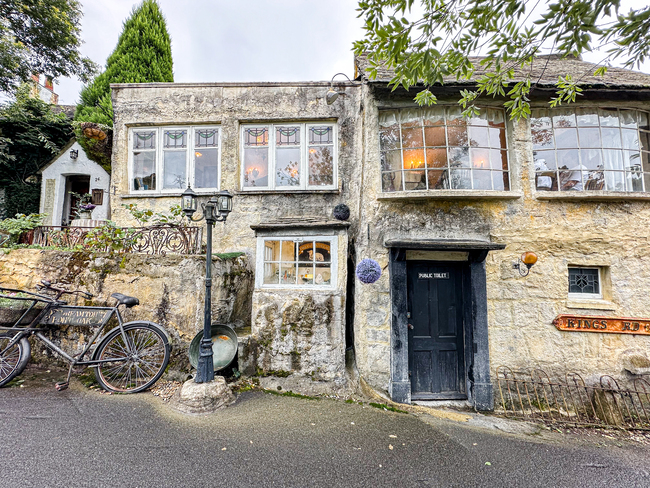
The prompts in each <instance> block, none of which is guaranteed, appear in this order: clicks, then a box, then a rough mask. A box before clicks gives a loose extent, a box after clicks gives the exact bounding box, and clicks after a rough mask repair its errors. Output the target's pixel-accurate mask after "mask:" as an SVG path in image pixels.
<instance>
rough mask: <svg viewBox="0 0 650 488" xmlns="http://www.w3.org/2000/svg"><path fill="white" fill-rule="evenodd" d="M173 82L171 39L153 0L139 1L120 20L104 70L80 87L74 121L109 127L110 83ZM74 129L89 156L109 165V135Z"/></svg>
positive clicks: (110, 116) (111, 110) (110, 120)
mask: <svg viewBox="0 0 650 488" xmlns="http://www.w3.org/2000/svg"><path fill="white" fill-rule="evenodd" d="M173 81H174V74H173V62H172V49H171V39H170V37H169V33H168V32H167V24H166V22H165V18H164V16H163V14H162V12H161V11H160V7H159V5H158V3H157V1H156V0H143V2H142V3H141V4H140V5H139V6H137V7H134V9H133V11H132V12H131V16H130V17H129V18H128V19H127V20H126V21H125V22H124V27H123V30H122V34H121V35H120V38H119V40H118V41H117V46H116V47H115V50H114V51H113V53H112V54H111V55H110V56H109V57H108V60H107V61H106V70H105V71H104V72H103V73H101V74H100V75H98V76H97V77H96V78H95V79H94V80H93V81H92V83H90V84H89V85H87V86H85V87H84V88H83V89H82V90H81V95H80V96H81V102H80V103H79V105H77V109H76V112H75V117H74V118H75V121H77V122H85V123H95V124H101V126H105V127H102V128H103V129H104V130H105V131H110V129H112V127H113V104H112V102H111V88H110V84H111V83H149V82H173ZM84 125H85V126H87V125H88V124H84ZM76 132H77V136H78V140H79V143H80V144H81V145H82V146H83V148H84V149H85V150H86V153H87V154H88V156H89V157H91V159H94V160H95V161H97V162H98V163H100V164H102V166H104V167H106V166H108V165H110V139H111V138H110V137H109V138H107V139H103V140H101V141H98V140H96V139H88V138H84V137H83V129H82V128H81V127H77V129H76ZM108 135H109V136H110V134H108Z"/></svg>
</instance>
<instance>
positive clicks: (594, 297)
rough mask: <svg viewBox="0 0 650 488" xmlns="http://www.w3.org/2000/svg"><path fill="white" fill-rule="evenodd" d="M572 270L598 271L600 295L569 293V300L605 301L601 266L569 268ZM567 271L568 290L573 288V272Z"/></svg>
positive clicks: (572, 266)
mask: <svg viewBox="0 0 650 488" xmlns="http://www.w3.org/2000/svg"><path fill="white" fill-rule="evenodd" d="M571 269H580V270H586V269H589V270H592V269H595V270H597V271H598V293H577V292H571V291H569V292H568V294H567V298H569V299H570V300H603V297H604V295H603V269H602V267H601V266H578V265H575V266H574V265H571V266H569V267H568V270H571ZM568 270H567V288H568V289H570V287H571V272H570V271H568Z"/></svg>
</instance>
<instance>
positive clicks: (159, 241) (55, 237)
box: [31, 225, 202, 256]
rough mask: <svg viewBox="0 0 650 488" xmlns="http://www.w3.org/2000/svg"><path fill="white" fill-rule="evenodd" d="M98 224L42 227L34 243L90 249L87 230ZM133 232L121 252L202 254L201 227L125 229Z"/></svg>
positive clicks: (164, 226) (161, 226)
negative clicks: (91, 225) (87, 241)
mask: <svg viewBox="0 0 650 488" xmlns="http://www.w3.org/2000/svg"><path fill="white" fill-rule="evenodd" d="M93 229H95V227H57V226H40V227H37V228H36V229H34V236H33V239H32V242H31V244H35V245H39V246H54V247H67V248H75V247H78V246H81V247H83V248H88V244H87V243H86V242H85V239H86V236H87V234H88V232H90V231H91V230H93ZM124 229H125V230H132V231H134V232H133V233H131V234H130V235H129V237H128V243H126V242H125V245H124V247H123V248H122V249H121V250H119V252H138V253H144V254H158V255H161V256H164V255H166V254H167V253H170V254H200V253H201V238H202V229H201V228H200V227H183V226H175V225H154V226H149V227H135V228H124Z"/></svg>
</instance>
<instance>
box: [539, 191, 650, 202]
mask: <svg viewBox="0 0 650 488" xmlns="http://www.w3.org/2000/svg"><path fill="white" fill-rule="evenodd" d="M535 198H536V199H537V200H568V201H572V200H573V201H589V200H591V201H608V200H618V201H625V200H647V201H650V192H623V191H599V190H587V191H536V192H535Z"/></svg>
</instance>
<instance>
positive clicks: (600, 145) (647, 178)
mask: <svg viewBox="0 0 650 488" xmlns="http://www.w3.org/2000/svg"><path fill="white" fill-rule="evenodd" d="M649 117H650V114H649V113H648V112H643V111H640V110H627V109H616V108H613V109H597V108H571V109H561V110H549V109H536V110H533V111H532V116H531V130H532V139H533V155H534V159H535V171H536V177H535V182H536V188H537V190H538V191H569V192H575V191H590V190H605V191H620V192H648V191H650V163H649V161H648V154H649V152H648V151H650V144H649V141H650V125H649V121H648V119H649Z"/></svg>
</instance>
